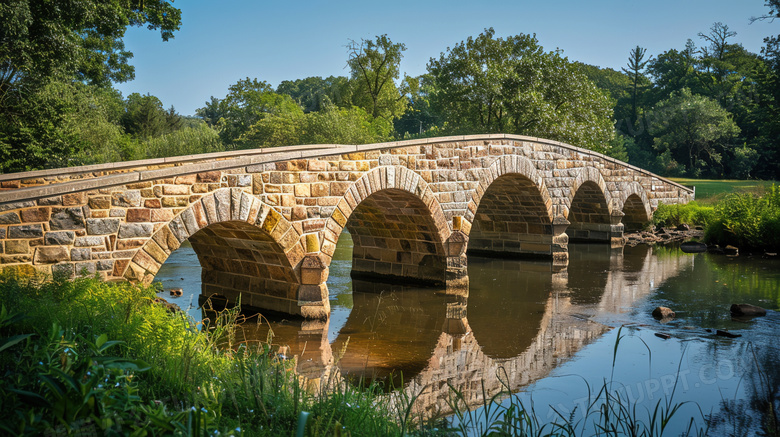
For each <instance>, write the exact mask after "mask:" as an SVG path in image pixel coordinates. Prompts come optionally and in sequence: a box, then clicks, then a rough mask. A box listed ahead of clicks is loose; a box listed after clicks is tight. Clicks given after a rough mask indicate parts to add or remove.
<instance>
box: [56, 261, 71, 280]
mask: <svg viewBox="0 0 780 437" xmlns="http://www.w3.org/2000/svg"><path fill="white" fill-rule="evenodd" d="M51 274H52V276H54V277H57V276H62V277H66V278H70V277H72V276H73V263H59V264H54V265H53V266H51Z"/></svg>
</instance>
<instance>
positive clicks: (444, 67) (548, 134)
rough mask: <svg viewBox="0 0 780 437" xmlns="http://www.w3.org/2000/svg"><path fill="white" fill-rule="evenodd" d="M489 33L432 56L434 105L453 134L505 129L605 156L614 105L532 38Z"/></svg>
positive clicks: (565, 60)
mask: <svg viewBox="0 0 780 437" xmlns="http://www.w3.org/2000/svg"><path fill="white" fill-rule="evenodd" d="M494 36H495V31H494V30H493V29H492V28H491V29H486V30H485V32H483V33H481V34H480V35H479V36H477V37H476V38H472V37H469V38H468V39H466V41H463V42H461V43H459V44H457V45H455V46H454V47H453V48H451V49H448V50H447V52H446V53H442V54H441V55H440V56H439V59H431V60H430V62H429V63H428V71H429V73H430V74H431V77H432V78H433V84H434V86H433V92H432V94H433V95H432V100H433V102H434V106H435V107H436V108H437V110H439V111H441V113H442V115H443V117H444V119H445V121H446V123H448V124H449V125H450V126H451V127H450V130H451V131H452V132H469V133H477V132H507V133H517V134H524V135H533V136H540V137H543V138H550V139H555V140H559V141H566V142H569V143H572V144H575V145H578V146H580V147H586V148H590V149H593V150H598V151H606V150H607V149H608V148H609V144H610V142H611V141H612V139H613V138H614V128H613V126H612V121H611V117H612V102H611V101H610V98H609V97H608V96H607V95H605V94H604V93H603V92H601V91H600V90H599V89H598V88H596V86H595V85H594V84H593V83H592V82H591V81H589V80H588V79H587V77H586V76H585V75H583V74H582V72H581V71H580V70H579V68H578V67H577V66H576V65H575V64H573V63H570V62H569V61H568V59H566V58H565V57H563V56H561V54H560V53H559V52H557V51H556V52H544V49H543V48H542V47H540V46H539V44H538V41H537V40H536V37H535V36H532V35H523V34H521V35H517V36H510V37H508V38H506V39H503V38H495V37H494Z"/></svg>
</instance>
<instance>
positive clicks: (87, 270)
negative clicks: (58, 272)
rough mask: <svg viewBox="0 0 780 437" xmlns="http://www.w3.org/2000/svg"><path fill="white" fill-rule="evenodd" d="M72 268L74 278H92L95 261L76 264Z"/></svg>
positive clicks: (95, 267) (94, 270) (95, 268)
mask: <svg viewBox="0 0 780 437" xmlns="http://www.w3.org/2000/svg"><path fill="white" fill-rule="evenodd" d="M74 268H75V269H76V276H92V275H94V274H95V272H96V271H97V263H96V262H95V261H88V262H77V263H75V265H74Z"/></svg>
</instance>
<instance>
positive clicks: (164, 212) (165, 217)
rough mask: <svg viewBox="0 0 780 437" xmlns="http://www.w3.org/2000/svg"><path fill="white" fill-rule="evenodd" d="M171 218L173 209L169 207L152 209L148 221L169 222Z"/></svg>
mask: <svg viewBox="0 0 780 437" xmlns="http://www.w3.org/2000/svg"><path fill="white" fill-rule="evenodd" d="M171 220H173V211H171V210H170V209H153V210H151V212H150V216H149V221H151V222H155V223H158V222H169V221H171Z"/></svg>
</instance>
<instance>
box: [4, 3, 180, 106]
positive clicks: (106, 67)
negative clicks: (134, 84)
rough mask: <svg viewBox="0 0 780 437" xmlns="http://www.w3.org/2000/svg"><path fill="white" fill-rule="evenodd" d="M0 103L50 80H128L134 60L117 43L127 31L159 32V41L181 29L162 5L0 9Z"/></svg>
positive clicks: (16, 5)
mask: <svg viewBox="0 0 780 437" xmlns="http://www.w3.org/2000/svg"><path fill="white" fill-rule="evenodd" d="M0 21H2V23H3V26H2V28H0V29H1V30H0V41H2V44H0V102H2V104H4V103H5V98H6V97H7V94H8V93H17V92H18V93H22V92H23V90H26V91H29V89H30V88H29V87H31V86H35V85H36V84H45V83H46V82H48V80H49V79H52V78H54V79H70V78H76V79H78V80H80V81H84V82H89V83H92V84H98V85H103V86H105V85H108V84H110V83H111V81H119V82H124V81H127V80H130V79H132V78H133V67H132V66H130V65H129V64H128V62H127V61H128V59H130V58H131V57H132V56H133V54H132V53H130V52H129V51H127V50H125V47H124V43H123V42H122V38H123V37H124V34H125V31H126V29H127V27H128V26H146V27H148V28H149V29H150V30H159V31H160V35H161V37H162V39H163V40H164V41H167V40H169V39H170V38H173V33H174V32H175V31H177V30H178V29H179V26H180V25H181V11H180V10H178V9H176V8H174V7H173V5H172V4H171V3H170V2H168V1H167V0H153V1H146V2H136V1H133V2H118V1H114V2H101V1H96V0H87V1H67V2H64V3H61V4H58V5H57V7H53V5H50V4H48V2H45V1H42V0H13V1H10V2H4V3H3V4H2V5H0Z"/></svg>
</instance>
